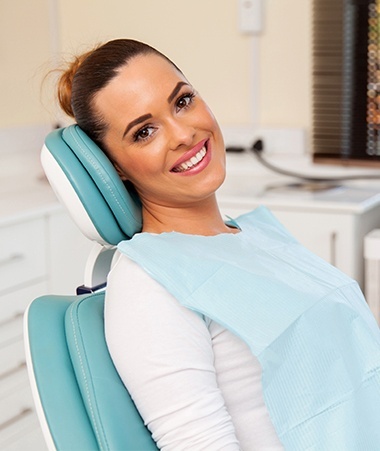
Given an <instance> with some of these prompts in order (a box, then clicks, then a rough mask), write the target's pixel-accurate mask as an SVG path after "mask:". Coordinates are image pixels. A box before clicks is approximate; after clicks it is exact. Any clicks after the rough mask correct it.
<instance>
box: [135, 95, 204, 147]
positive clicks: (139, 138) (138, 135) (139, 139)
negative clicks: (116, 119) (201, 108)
mask: <svg viewBox="0 0 380 451" xmlns="http://www.w3.org/2000/svg"><path fill="white" fill-rule="evenodd" d="M195 96H196V94H195V93H194V92H187V93H185V94H183V95H181V96H180V97H179V98H178V100H177V101H176V107H177V108H179V109H180V110H183V109H187V108H189V106H190V105H191V104H192V103H193V101H194V98H195ZM186 98H188V99H189V100H188V103H186V105H185V106H182V107H180V106H179V103H180V102H181V100H184V99H186ZM150 128H153V126H152V125H149V124H147V125H144V126H143V127H142V128H140V129H139V130H137V131H136V132H135V133H134V134H133V141H135V142H142V141H146V140H148V139H149V138H150V136H151V135H149V136H146V137H142V136H141V133H142V132H144V131H145V130H148V129H150Z"/></svg>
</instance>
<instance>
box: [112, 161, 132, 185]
mask: <svg viewBox="0 0 380 451" xmlns="http://www.w3.org/2000/svg"><path fill="white" fill-rule="evenodd" d="M112 164H113V166H114V168H115V169H116V172H117V175H118V176H119V177H120V178H121V180H122V181H123V182H127V181H128V178H127V176H126V175H125V173H124V172H123V170H122V169H121V168H120V166H119V165H118V164H117V163H115V162H112Z"/></svg>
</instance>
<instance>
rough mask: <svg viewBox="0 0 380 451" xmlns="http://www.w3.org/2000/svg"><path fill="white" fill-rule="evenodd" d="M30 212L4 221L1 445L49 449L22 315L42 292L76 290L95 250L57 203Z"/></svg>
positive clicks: (0, 241) (0, 239) (0, 247)
mask: <svg viewBox="0 0 380 451" xmlns="http://www.w3.org/2000/svg"><path fill="white" fill-rule="evenodd" d="M46 189H48V190H50V188H48V187H46ZM30 213H31V214H30V215H28V214H26V215H25V214H24V215H23V216H21V217H15V218H13V219H9V218H8V219H7V220H4V218H2V219H3V223H0V449H1V450H9V451H10V450H14V451H24V450H26V449H27V450H28V451H43V450H44V449H46V446H45V442H44V439H43V437H42V433H41V430H40V427H39V424H38V420H37V416H36V414H35V412H34V404H33V400H32V395H31V390H30V386H29V381H28V375H27V371H26V365H25V353H24V343H23V313H24V311H25V309H26V307H27V306H28V304H29V303H30V302H31V301H32V300H33V299H35V298H37V297H39V296H41V295H44V294H48V293H52V294H75V288H76V287H77V286H78V285H81V284H82V283H83V273H84V267H85V262H86V259H87V255H88V254H89V251H90V248H91V243H90V242H89V241H88V240H87V239H86V238H85V237H84V236H83V235H82V234H81V232H80V231H79V230H78V229H77V227H76V226H75V224H74V223H73V222H72V220H71V219H70V218H69V216H68V215H67V213H66V212H65V211H64V210H63V209H62V208H61V207H59V206H57V203H56V202H54V203H53V204H48V205H47V206H46V208H43V209H40V211H38V210H37V211H32V212H30Z"/></svg>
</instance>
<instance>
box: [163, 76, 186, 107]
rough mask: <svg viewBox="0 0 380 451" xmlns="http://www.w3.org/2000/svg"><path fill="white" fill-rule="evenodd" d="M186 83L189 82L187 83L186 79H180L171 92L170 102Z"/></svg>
mask: <svg viewBox="0 0 380 451" xmlns="http://www.w3.org/2000/svg"><path fill="white" fill-rule="evenodd" d="M184 85H188V83H185V82H184V81H179V82H178V83H177V84H176V85H175V88H174V89H173V91H172V93H171V94H170V96H169V97H168V103H170V102H171V101H172V100H173V99H174V97H175V96H176V95H177V94H178V92H179V91H180V89H181V88H182V86H184Z"/></svg>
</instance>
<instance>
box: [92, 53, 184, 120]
mask: <svg viewBox="0 0 380 451" xmlns="http://www.w3.org/2000/svg"><path fill="white" fill-rule="evenodd" d="M180 80H182V81H185V82H187V80H186V78H185V77H184V75H183V74H182V73H181V72H179V71H178V70H177V69H176V67H175V66H173V64H171V63H170V62H169V61H167V60H166V59H165V58H163V57H161V56H159V55H156V54H148V55H142V56H137V57H135V58H133V59H132V60H131V61H129V62H128V64H126V65H125V66H122V67H121V68H120V69H119V71H118V74H117V75H116V76H115V77H114V78H113V79H112V80H111V81H110V83H109V84H108V85H107V86H105V87H104V88H103V89H102V90H101V91H100V92H99V93H98V94H97V96H96V97H95V105H96V107H97V108H99V109H100V111H101V112H104V113H106V111H107V110H108V109H109V108H108V107H110V106H111V105H113V104H115V105H116V104H120V103H121V102H123V103H124V102H127V103H128V104H129V107H132V106H133V107H138V106H141V108H144V107H148V104H149V102H151V101H155V100H159V99H160V98H161V97H162V98H165V99H166V98H167V96H168V95H169V94H170V93H171V91H172V90H173V88H174V87H175V85H176V84H177V83H178V81H180Z"/></svg>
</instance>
